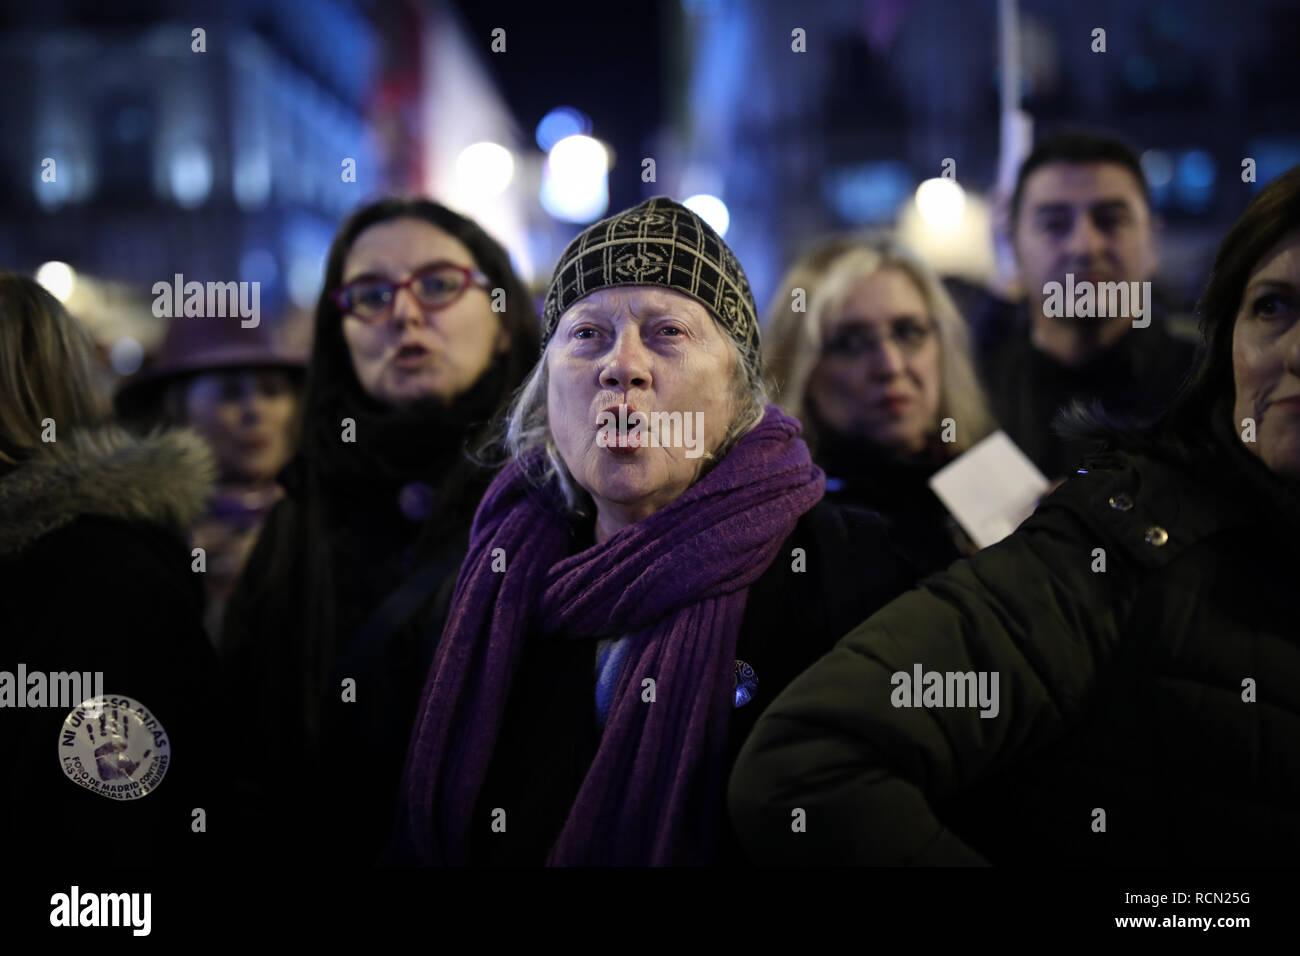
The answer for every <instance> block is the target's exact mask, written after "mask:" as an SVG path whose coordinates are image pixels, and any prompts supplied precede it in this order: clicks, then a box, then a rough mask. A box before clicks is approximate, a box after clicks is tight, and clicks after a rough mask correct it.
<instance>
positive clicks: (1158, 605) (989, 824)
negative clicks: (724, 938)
mask: <svg viewBox="0 0 1300 956" xmlns="http://www.w3.org/2000/svg"><path fill="white" fill-rule="evenodd" d="M1201 311H1202V321H1203V326H1202V328H1203V332H1204V335H1205V344H1206V351H1205V357H1204V360H1203V363H1202V365H1201V368H1200V370H1199V372H1198V376H1197V378H1196V379H1195V381H1194V382H1192V383H1191V384H1190V385H1189V387H1188V389H1187V390H1186V391H1185V392H1184V393H1183V394H1182V395H1181V396H1180V397H1179V399H1178V400H1177V402H1176V403H1175V405H1174V406H1173V408H1172V409H1171V410H1170V412H1169V414H1168V415H1167V417H1166V418H1165V419H1164V420H1163V422H1162V423H1160V424H1159V425H1157V426H1155V427H1154V428H1153V429H1150V430H1146V431H1142V432H1131V431H1124V430H1119V431H1112V432H1111V444H1110V449H1109V450H1108V451H1106V452H1103V453H1101V454H1099V455H1097V456H1095V457H1093V458H1091V459H1089V460H1087V461H1085V463H1084V465H1083V467H1081V468H1080V469H1079V471H1078V473H1077V474H1076V475H1074V476H1072V477H1071V478H1070V480H1069V481H1068V482H1066V484H1065V485H1064V486H1062V487H1061V488H1060V489H1059V490H1057V491H1056V492H1054V493H1053V494H1052V495H1051V496H1050V497H1048V498H1047V499H1046V500H1045V501H1044V503H1043V504H1042V505H1040V506H1039V508H1038V511H1037V512H1036V513H1035V514H1034V516H1033V517H1031V518H1030V519H1029V520H1028V521H1027V522H1026V523H1025V524H1024V525H1022V526H1021V527H1020V529H1019V530H1017V531H1016V532H1015V533H1014V534H1012V535H1011V536H1010V537H1008V538H1006V539H1005V540H1003V541H1002V542H1000V543H999V544H997V545H995V546H993V547H991V548H988V549H986V550H984V551H982V552H980V553H979V554H977V555H975V556H974V557H972V558H970V559H969V560H967V561H964V562H960V563H959V564H957V565H956V566H955V567H954V568H952V569H951V570H950V571H948V572H947V573H945V574H943V575H939V576H936V577H934V578H931V579H929V581H928V582H927V583H926V585H925V586H923V587H922V588H920V589H919V590H917V591H913V592H911V593H909V594H906V595H904V596H902V597H900V598H899V599H898V600H896V601H894V602H893V603H891V604H890V605H889V606H888V607H886V608H885V609H884V610H882V611H881V612H880V613H878V614H877V615H875V616H874V617H873V618H871V619H870V620H868V621H866V622H865V623H864V624H863V625H861V626H860V627H858V628H857V629H856V630H854V631H853V632H852V633H850V634H848V635H847V636H846V637H845V638H844V639H843V640H842V641H841V642H840V644H839V645H838V646H837V647H836V648H835V649H834V650H833V651H832V652H831V653H830V654H828V655H826V656H825V657H824V658H822V659H821V660H820V661H819V662H817V664H815V665H814V666H813V667H812V668H811V669H810V670H809V671H808V672H807V673H805V674H803V675H802V676H801V677H799V678H798V680H796V681H794V682H793V683H792V684H791V685H790V687H789V688H787V690H786V691H785V693H784V694H782V696H781V697H780V698H779V699H778V700H777V701H775V702H774V703H773V704H772V706H771V707H770V708H769V709H768V711H767V713H766V714H765V715H764V717H763V719H762V720H760V721H759V725H758V727H757V728H756V729H755V731H754V734H753V736H752V737H751V738H750V740H749V742H748V743H747V745H746V748H745V752H744V753H743V754H742V755H741V756H740V759H739V761H738V763H737V766H736V768H735V772H734V774H733V776H732V779H731V785H730V805H731V807H732V810H733V812H734V814H735V819H736V822H737V826H738V827H739V829H740V832H741V834H742V835H743V837H744V840H745V843H746V845H747V846H748V847H749V848H750V849H751V850H752V851H753V853H754V854H755V855H756V856H758V857H760V858H762V859H764V860H767V861H773V862H837V863H839V862H843V863H847V862H852V863H886V864H891V863H928V864H945V863H968V862H980V861H992V862H995V863H1004V862H1010V863H1028V862H1036V863H1052V864H1055V865H1061V864H1077V863H1083V862H1097V863H1109V864H1119V865H1135V864H1143V865H1147V864H1164V865H1169V864H1173V865H1180V864H1181V865H1187V864H1193V863H1195V864H1198V865H1240V864H1260V863H1266V864H1273V865H1293V864H1294V863H1295V860H1296V857H1297V854H1300V809H1297V807H1298V802H1297V798H1300V750H1297V748H1296V746H1295V741H1296V740H1297V737H1298V736H1300V638H1298V637H1297V635H1298V634H1300V631H1298V630H1297V627H1296V611H1295V601H1294V597H1293V595H1294V591H1295V582H1296V576H1297V572H1298V571H1300V555H1298V554H1297V551H1296V542H1297V541H1300V168H1297V169H1293V170H1291V171H1290V172H1288V173H1286V174H1285V175H1283V176H1281V177H1279V178H1278V179H1277V180H1276V181H1274V182H1273V183H1271V184H1269V185H1268V186H1267V187H1266V188H1265V189H1264V190H1263V191H1262V192H1261V193H1260V194H1259V196H1258V197H1256V199H1255V200H1254V201H1253V202H1252V203H1251V204H1250V206H1249V207H1248V208H1247V210H1246V211H1245V213H1244V214H1243V215H1242V217H1241V218H1240V219H1239V220H1238V222H1237V223H1236V224H1235V225H1234V226H1233V228H1232V229H1231V231H1230V232H1229V233H1228V235H1227V236H1226V237H1225V239H1224V240H1223V244H1222V245H1221V247H1220V249H1219V253H1218V256H1217V258H1216V260H1215V263H1214V271H1213V274H1212V276H1211V278H1210V282H1209V285H1208V287H1207V289H1206V292H1205V296H1204V298H1203V299H1202V302H1201ZM1135 334H1140V333H1135ZM795 807H797V808H800V809H802V810H803V811H804V813H805V814H806V820H807V826H806V831H805V832H802V833H791V831H790V826H789V820H790V813H791V808H795Z"/></svg>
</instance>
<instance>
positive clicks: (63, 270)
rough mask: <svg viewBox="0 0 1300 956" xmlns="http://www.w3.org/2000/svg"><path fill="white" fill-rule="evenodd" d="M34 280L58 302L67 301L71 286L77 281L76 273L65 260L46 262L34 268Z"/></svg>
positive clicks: (70, 293)
mask: <svg viewBox="0 0 1300 956" xmlns="http://www.w3.org/2000/svg"><path fill="white" fill-rule="evenodd" d="M36 281H37V282H39V283H40V284H41V285H43V286H45V288H46V289H47V290H48V291H49V293H50V295H52V296H54V298H56V299H58V300H59V301H60V302H67V301H68V298H69V297H70V296H71V295H72V287H73V286H74V285H76V283H77V273H76V272H74V271H73V269H72V266H70V265H68V264H67V263H66V262H47V263H45V264H44V265H43V266H41V267H40V268H39V269H37V270H36Z"/></svg>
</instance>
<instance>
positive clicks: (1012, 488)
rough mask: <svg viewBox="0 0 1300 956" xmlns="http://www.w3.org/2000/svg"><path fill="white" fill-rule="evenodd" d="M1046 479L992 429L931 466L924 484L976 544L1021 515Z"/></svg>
mask: <svg viewBox="0 0 1300 956" xmlns="http://www.w3.org/2000/svg"><path fill="white" fill-rule="evenodd" d="M1048 486H1049V482H1048V480H1047V479H1046V478H1044V477H1043V473H1042V472H1040V471H1039V470H1038V469H1037V468H1035V467H1034V463H1033V462H1032V461H1030V460H1029V459H1028V458H1026V457H1025V453H1024V452H1022V451H1021V450H1020V449H1019V448H1017V447H1016V445H1015V442H1013V441H1012V440H1011V439H1010V438H1008V437H1007V433H1006V432H1002V431H997V432H994V433H993V434H992V435H990V436H989V437H988V438H985V439H984V440H983V441H982V442H980V443H979V444H977V445H976V446H975V447H973V448H971V449H970V450H969V451H967V452H966V453H964V454H962V455H959V456H958V457H957V458H955V459H953V460H952V461H951V462H950V463H949V464H947V465H945V466H944V467H942V468H940V469H939V470H938V471H936V472H935V473H934V475H933V477H931V478H930V487H931V488H932V489H933V490H934V493H935V494H936V495H938V497H939V500H940V501H942V502H943V503H944V506H945V507H946V508H947V509H948V510H949V511H950V512H951V513H952V516H953V517H954V518H956V519H957V523H958V524H960V525H961V526H962V528H963V529H964V530H965V532H966V533H967V534H968V535H970V536H971V540H972V541H974V542H975V543H976V544H977V545H978V546H979V547H981V548H987V547H988V546H989V545H991V544H996V543H997V542H999V541H1001V540H1002V539H1003V538H1005V537H1006V536H1007V535H1009V534H1010V533H1011V532H1012V531H1015V530H1016V527H1017V526H1018V525H1019V524H1020V522H1022V521H1024V520H1025V519H1026V518H1027V517H1029V515H1030V514H1031V513H1033V510H1034V508H1035V506H1036V505H1037V504H1038V499H1039V498H1040V497H1042V495H1043V493H1044V492H1046V491H1047V489H1048Z"/></svg>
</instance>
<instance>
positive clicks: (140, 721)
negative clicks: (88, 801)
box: [59, 695, 171, 800]
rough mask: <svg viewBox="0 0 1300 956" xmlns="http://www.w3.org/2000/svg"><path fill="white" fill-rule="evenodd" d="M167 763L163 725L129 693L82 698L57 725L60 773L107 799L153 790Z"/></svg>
mask: <svg viewBox="0 0 1300 956" xmlns="http://www.w3.org/2000/svg"><path fill="white" fill-rule="evenodd" d="M170 763H171V741H170V740H169V739H168V737H167V731H166V730H164V729H163V726H162V724H161V723H159V721H158V719H157V718H156V717H154V715H153V714H152V713H150V712H149V709H148V708H147V707H145V706H144V705H143V704H141V703H140V702H139V701H137V700H134V699H133V698H130V697H121V696H115V695H109V696H105V697H102V698H95V697H92V698H89V699H87V700H84V701H82V702H81V704H80V705H78V706H77V707H75V708H73V710H72V711H71V712H70V713H69V714H68V716H67V717H66V718H64V721H63V726H62V727H61V728H60V730H59V764H60V766H62V768H63V773H64V775H65V776H66V777H67V778H68V779H69V780H71V781H72V782H73V783H75V784H77V785H78V786H80V787H85V788H86V789H87V790H89V791H90V792H91V793H97V794H99V795H100V796H102V797H107V798H108V799H110V800H139V799H140V798H141V797H145V796H148V795H149V794H150V793H153V791H154V790H156V789H157V788H158V785H159V784H160V783H162V780H163V777H164V776H166V774H167V767H168V765H169V764H170Z"/></svg>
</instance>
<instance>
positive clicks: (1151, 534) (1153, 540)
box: [1147, 524, 1169, 548]
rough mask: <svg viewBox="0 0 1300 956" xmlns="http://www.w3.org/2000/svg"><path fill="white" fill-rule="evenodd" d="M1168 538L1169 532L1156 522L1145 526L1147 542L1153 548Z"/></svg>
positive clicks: (1159, 545)
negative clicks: (1147, 526)
mask: <svg viewBox="0 0 1300 956" xmlns="http://www.w3.org/2000/svg"><path fill="white" fill-rule="evenodd" d="M1168 540H1169V532H1168V531H1166V530H1165V529H1164V528H1162V527H1160V525H1158V524H1153V525H1152V526H1151V527H1149V528H1147V544H1149V545H1151V546H1152V547H1153V548H1159V547H1161V546H1162V545H1164V543H1165V542H1166V541H1168Z"/></svg>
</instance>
